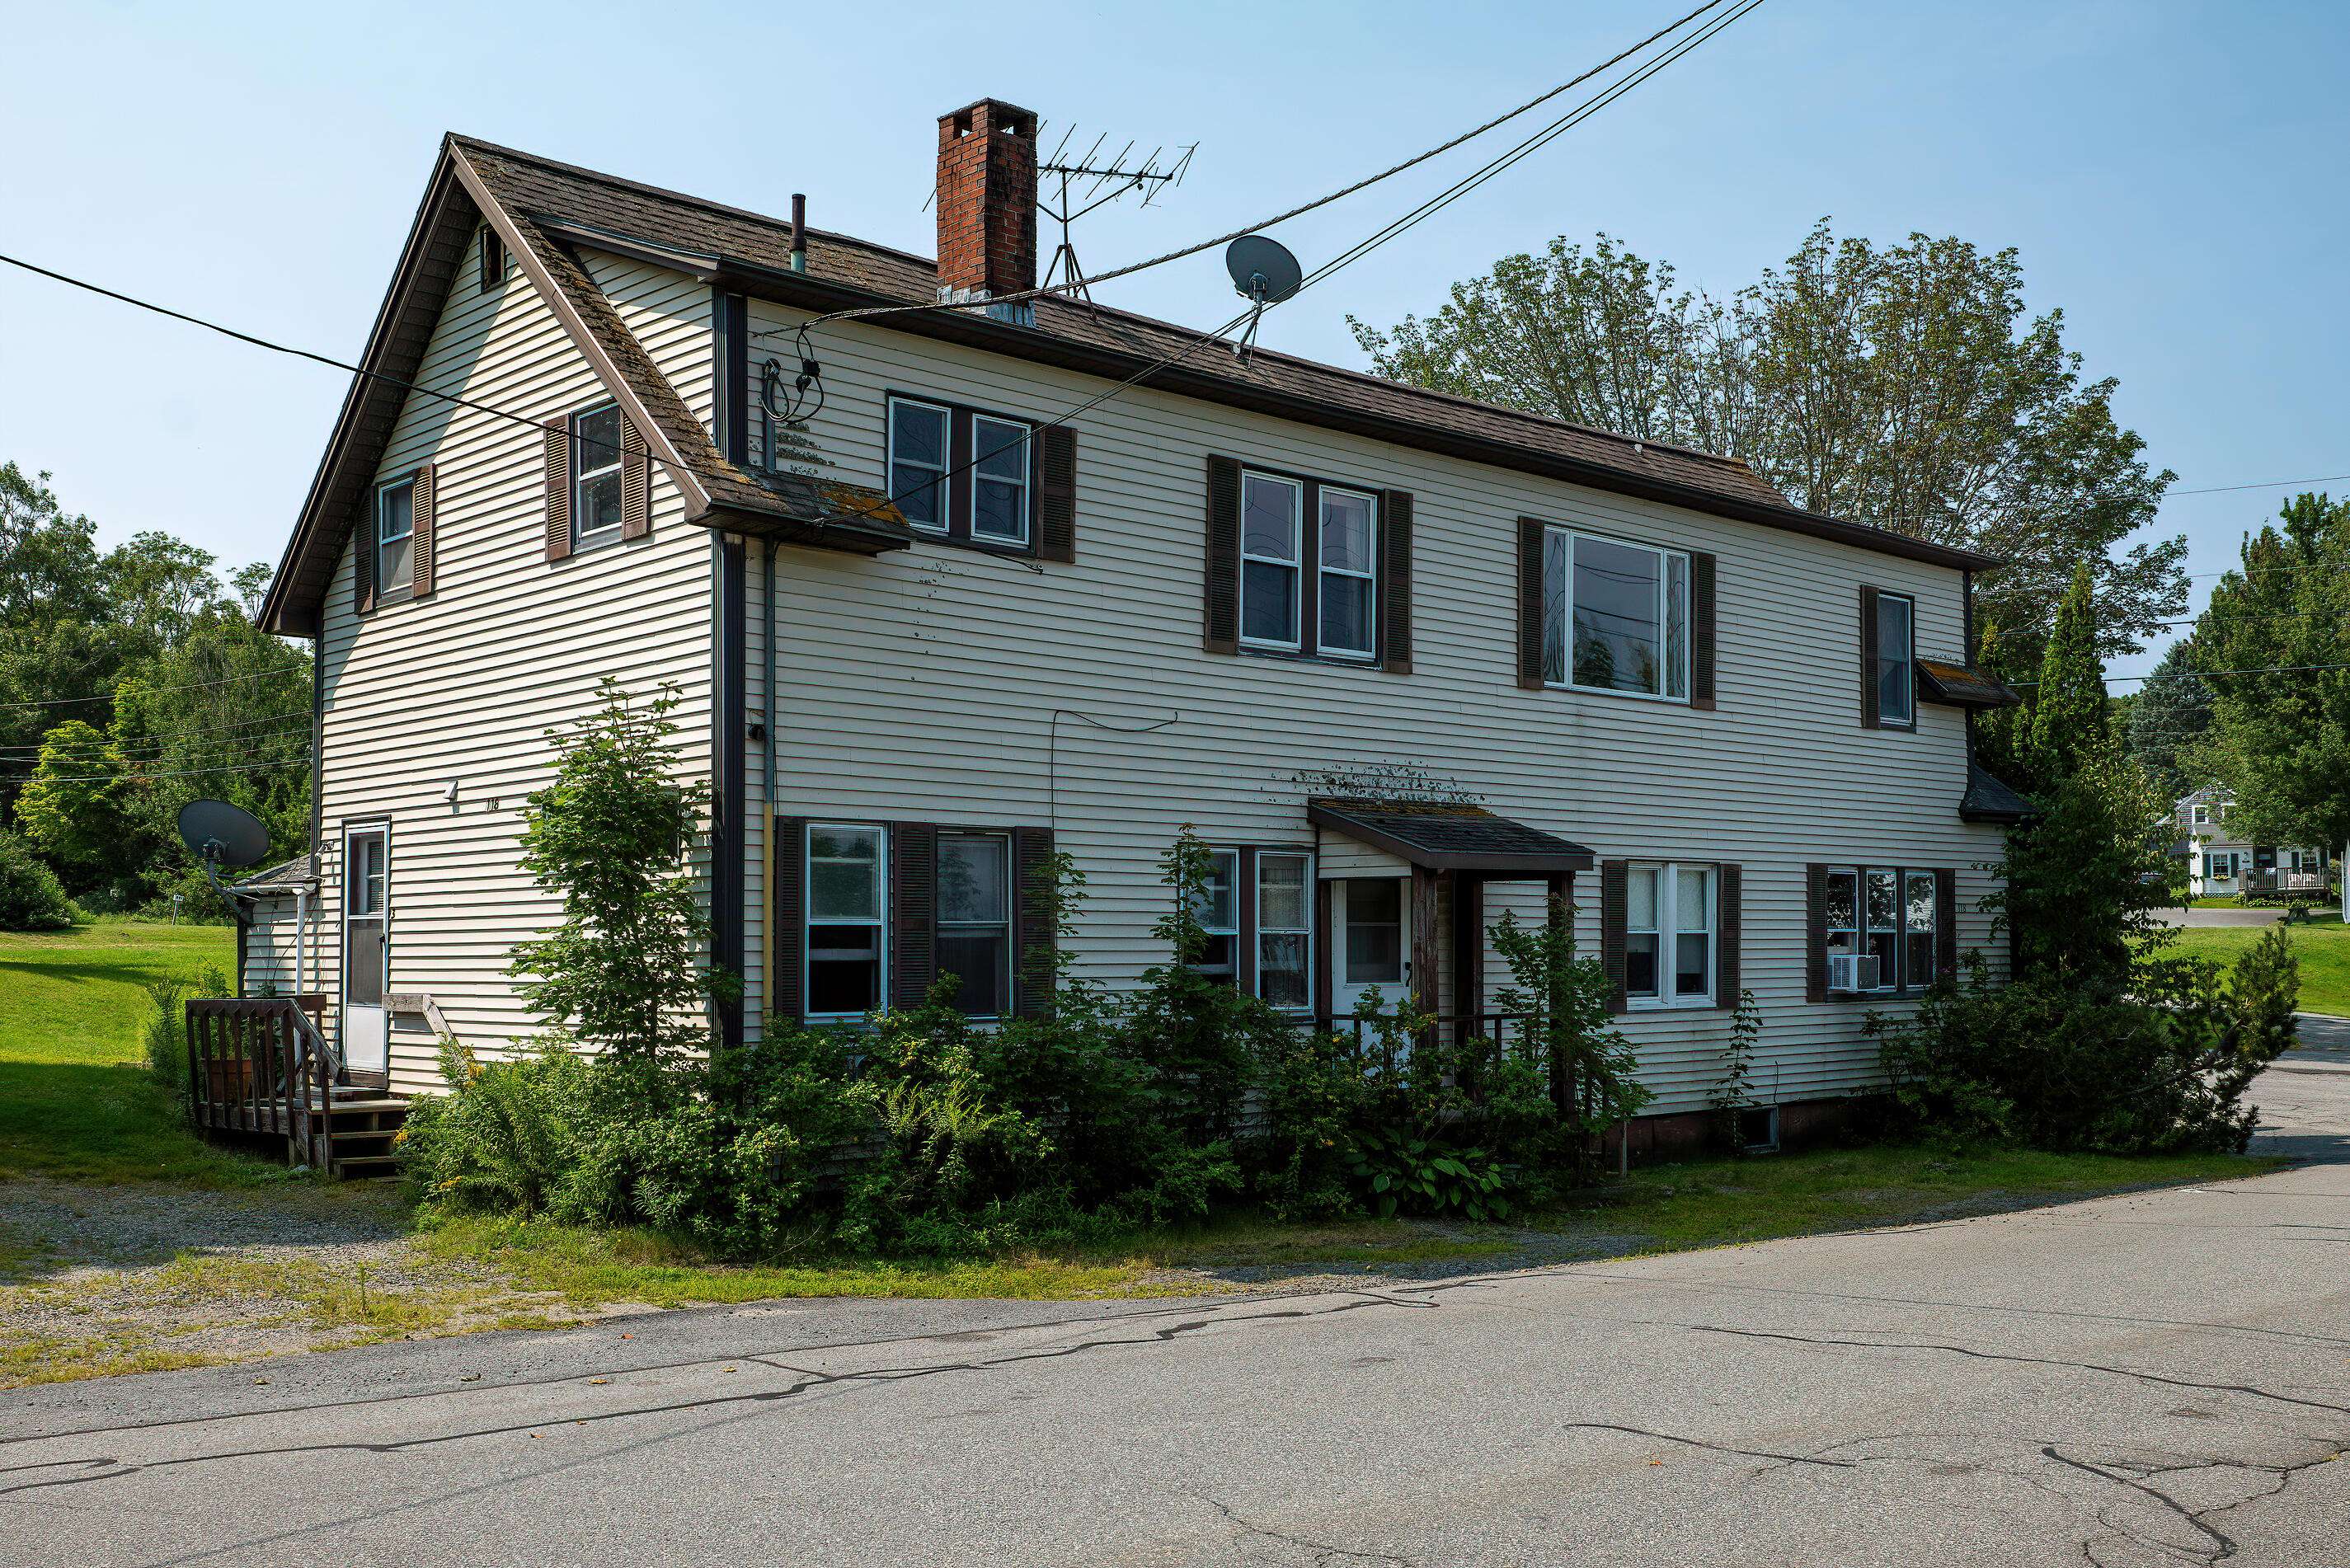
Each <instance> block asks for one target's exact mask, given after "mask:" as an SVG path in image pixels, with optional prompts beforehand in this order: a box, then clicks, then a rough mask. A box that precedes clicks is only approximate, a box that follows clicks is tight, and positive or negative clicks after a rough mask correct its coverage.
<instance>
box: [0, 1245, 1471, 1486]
mask: <svg viewBox="0 0 2350 1568" xmlns="http://www.w3.org/2000/svg"><path fill="white" fill-rule="evenodd" d="M1461 1283H1465V1282H1447V1283H1446V1284H1444V1285H1442V1286H1439V1287H1433V1288H1436V1289H1452V1288H1456V1287H1457V1286H1458V1285H1459V1284H1461ZM1437 1304H1438V1303H1435V1302H1414V1301H1406V1300H1402V1299H1399V1298H1398V1297H1396V1296H1393V1295H1390V1294H1387V1293H1378V1292H1365V1293H1360V1294H1358V1295H1356V1296H1353V1297H1350V1298H1348V1299H1347V1300H1345V1301H1343V1302H1340V1303H1338V1304H1337V1305H1335V1306H1331V1307H1326V1308H1323V1309H1321V1310H1318V1311H1315V1310H1309V1309H1305V1308H1302V1307H1293V1308H1287V1309H1284V1310H1282V1311H1278V1312H1264V1313H1245V1314H1234V1315H1232V1316H1229V1317H1214V1316H1209V1317H1196V1318H1189V1319H1185V1320H1183V1321H1181V1322H1179V1323H1174V1324H1169V1325H1167V1326H1165V1327H1163V1328H1158V1329H1153V1330H1152V1331H1151V1332H1150V1333H1149V1334H1144V1335H1139V1336H1132V1335H1130V1336H1122V1337H1113V1338H1104V1339H1087V1340H1080V1341H1078V1342H1077V1343H1076V1344H1075V1345H1060V1346H1057V1347H1055V1348H1053V1349H1049V1350H1024V1351H1018V1352H1014V1353H1013V1354H1011V1355H1000V1356H993V1357H989V1358H986V1359H983V1360H978V1361H947V1362H935V1363H929V1364H924V1365H919V1366H882V1367H868V1368H866V1369H864V1370H862V1371H858V1372H819V1371H816V1370H814V1369H812V1368H808V1367H802V1366H792V1365H790V1364H789V1363H786V1362H784V1361H780V1360H776V1359H774V1358H772V1357H769V1356H764V1355H743V1356H737V1357H735V1358H734V1359H735V1360H736V1361H737V1362H738V1363H739V1362H744V1361H748V1362H752V1363H754V1364H755V1365H758V1366H765V1367H767V1368H769V1369H770V1370H773V1371H778V1372H785V1373H789V1374H791V1375H792V1376H795V1377H796V1378H797V1379H798V1381H796V1382H795V1383H791V1384H788V1385H786V1386H784V1387H782V1388H771V1389H766V1390H764V1391H760V1392H755V1393H743V1394H716V1395H711V1396H708V1397H703V1398H698V1399H677V1400H670V1401H667V1402H664V1403H660V1404H654V1405H639V1406H631V1407H626V1408H622V1409H617V1410H605V1411H599V1412H595V1413H592V1414H589V1415H587V1416H548V1417H541V1418H539V1419H536V1420H530V1421H515V1422H506V1423H503V1424H501V1425H498V1426H494V1427H474V1428H466V1429H465V1430H463V1431H456V1432H436V1433H430V1434H427V1435H425V1436H423V1437H417V1438H397V1439H392V1440H389V1441H383V1442H357V1441H342V1442H338V1441H332V1440H326V1441H318V1442H307V1443H295V1444H285V1445H275V1446H271V1447H267V1448H255V1449H219V1450H214V1451H212V1452H207V1453H196V1454H181V1455H177V1456H172V1457H166V1458H161V1459H141V1460H130V1459H119V1458H116V1457H113V1456H99V1457H93V1458H88V1459H78V1460H75V1459H64V1460H59V1459H50V1460H37V1461H33V1462H30V1463H26V1464H20V1465H8V1466H0V1475H12V1474H19V1473H22V1472H24V1471H26V1470H43V1469H61V1468H65V1467H67V1466H69V1465H75V1464H78V1465H80V1466H81V1467H82V1468H83V1469H100V1468H103V1469H105V1471H106V1473H104V1474H102V1475H62V1476H47V1477H42V1478H40V1479H36V1480H21V1481H18V1482H16V1484H14V1485H11V1486H0V1496H6V1495H9V1494H11V1493H15V1492H21V1491H36V1490H46V1489H48V1488H53V1487H62V1486H79V1485H86V1484H88V1483H90V1482H94V1481H113V1480H123V1479H125V1478H127V1477H130V1476H134V1475H140V1474H142V1473H145V1472H147V1471H150V1470H162V1469H179V1468H182V1467H183V1466H187V1465H200V1464H213V1463H219V1462H223V1461H227V1460H236V1459H270V1458H283V1457H286V1456H288V1455H296V1454H317V1453H334V1452H342V1453H363V1454H399V1453H405V1452H409V1451H411V1450H413V1449H429V1448H437V1447H440V1446H442V1445H443V1444H448V1443H458V1442H467V1441H471V1440H473V1439H475V1438H497V1437H511V1436H513V1435H514V1434H515V1433H517V1432H528V1431H532V1430H534V1429H536V1428H548V1427H557V1426H563V1425H569V1426H574V1427H586V1426H600V1425H602V1424H604V1423H607V1422H611V1421H618V1420H623V1419H629V1418H633V1417H645V1416H666V1415H681V1414H687V1413H691V1412H694V1411H699V1410H711V1409H719V1408H723V1407H728V1406H743V1405H764V1404H775V1403H779V1402H781V1401H783V1400H786V1399H792V1398H795V1397H798V1396H800V1395H802V1394H806V1393H807V1392H809V1391H810V1390H812V1389H816V1388H824V1387H830V1386H837V1385H851V1384H871V1385H881V1384H889V1383H900V1382H910V1381H912V1380H914V1379H917V1378H922V1377H932V1376H941V1375H942V1374H946V1373H951V1372H992V1371H995V1370H998V1369H1000V1368H1003V1367H1007V1366H1019V1365H1022V1364H1023V1363H1026V1362H1032V1361H1055V1360H1061V1359H1065V1358H1066V1357H1069V1356H1073V1355H1083V1354H1085V1353H1087V1352H1088V1351H1096V1350H1118V1349H1124V1348H1128V1347H1131V1346H1138V1345H1142V1346H1147V1345H1165V1344H1168V1343H1169V1342H1170V1341H1172V1340H1175V1339H1178V1338H1180V1337H1181V1336H1183V1335H1185V1334H1193V1333H1197V1332H1198V1331H1200V1330H1201V1329H1205V1328H1211V1327H1218V1326H1222V1325H1226V1324H1257V1323H1277V1322H1283V1321H1289V1320H1295V1319H1299V1318H1326V1317H1338V1316H1341V1315H1344V1314H1347V1313H1350V1312H1360V1311H1363V1310H1366V1309H1368V1308H1373V1307H1399V1308H1403V1309H1406V1310H1408V1311H1416V1312H1426V1311H1432V1310H1434V1309H1435V1307H1436V1306H1437ZM567 1381H573V1382H584V1381H585V1379H584V1378H573V1379H568V1380H567ZM82 1435H88V1434H82Z"/></svg>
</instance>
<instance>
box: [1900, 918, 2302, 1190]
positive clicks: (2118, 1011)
mask: <svg viewBox="0 0 2350 1568" xmlns="http://www.w3.org/2000/svg"><path fill="white" fill-rule="evenodd" d="M2298 989H2299V978H2298V974H2297V971H2296V970H2295V967H2294V961H2293V955H2292V951H2291V950H2290V949H2289V948H2288V947H2287V945H2286V942H2285V938H2284V935H2283V933H2282V931H2276V930H2272V931H2270V932H2268V933H2266V934H2265V935H2263V936H2262V939H2261V941H2260V943H2259V944H2258V945H2257V946H2256V947H2255V948H2254V949H2253V950H2252V951H2251V953H2249V954H2247V955H2246V956H2245V958H2244V959H2243V960H2242V961H2241V964H2240V965H2239V969H2238V973H2237V976H2236V978H2235V979H2234V980H2233V981H2230V983H2229V984H2228V985H2226V986H2225V987H2224V988H2223V987H2222V985H2221V983H2220V978H2219V971H2218V968H2217V966H2216V965H2213V964H2211V963H2210V962H2207V961H2193V960H2186V959H2165V960H2158V961H2150V962H2147V963H2146V964H2144V965H2142V966H2141V969H2140V973H2139V984H2138V986H2137V989H2136V990H2135V991H2134V992H2132V993H2130V994H2127V995H2120V996H2116V995H2110V994H2106V995H2100V994H2098V993H2096V992H2091V991H2088V990H2085V989H2084V988H2081V987H2078V986H2074V985H2069V984H2064V983H2062V982H2059V981H2053V980H2050V979H2046V978H2042V977H2030V978H2026V979H2024V980H2021V981H2016V982H2015V983H2013V984H2012V985H1993V984H1991V983H1990V982H1989V981H1988V980H1987V979H1986V977H1985V975H1984V973H1983V971H1982V967H1981V963H1980V962H1979V961H1978V962H1977V963H1976V964H1974V965H1973V966H1972V967H1971V972H1970V978H1969V980H1968V982H1967V983H1966V984H1965V985H1963V986H1957V987H1952V986H1944V987H1940V988H1938V989H1937V990H1935V991H1934V992H1930V993H1929V995H1928V996H1927V998H1926V1001H1925V1002H1923V1003H1922V1004H1921V1005H1920V1006H1919V1008H1918V1012H1917V1014H1916V1016H1915V1017H1914V1018H1913V1019H1908V1020H1896V1019H1891V1018H1887V1017H1886V1016H1884V1015H1882V1014H1877V1015H1872V1017H1871V1018H1870V1019H1869V1021H1868V1028H1869V1030H1870V1032H1871V1033H1873V1034H1875V1035H1876V1036H1877V1038H1878V1040H1879V1042H1880V1047H1881V1050H1882V1053H1883V1058H1884V1063H1885V1069H1886V1072H1887V1075H1888V1076H1889V1077H1890V1078H1891V1080H1892V1083H1893V1092H1894V1096H1895V1099H1896V1100H1897V1102H1898V1104H1899V1106H1901V1108H1902V1110H1903V1111H1904V1112H1905V1113H1906V1114H1907V1115H1908V1118H1909V1119H1910V1120H1911V1121H1912V1122H1913V1123H1914V1124H1915V1125H1916V1126H1917V1127H1918V1128H1919V1129H1920V1130H1921V1131H1923V1132H1925V1133H1927V1134H1928V1135H1929V1136H1932V1137H1938V1138H1940V1139H1942V1140H1944V1141H1948V1142H1952V1143H1959V1144H1965V1143H1973V1142H1994V1143H2021V1144H2026V1145H2029V1146H2031V1147H2035V1148H2048V1149H2059V1150H2092V1151H2096V1152H2100V1153H2109V1154H2148V1153H2179V1152H2187V1151H2190V1150H2210V1151H2231V1150H2241V1148H2242V1147H2244V1145H2245V1143H2246V1142H2247V1141H2248V1140H2249V1139H2250V1138H2251V1134H2252V1128H2253V1127H2254V1125H2255V1124H2256V1122H2257V1120H2258V1112H2257V1111H2256V1110H2255V1109H2253V1108H2252V1107H2250V1106H2244V1105H2243V1104H2242V1103H2241V1102H2242V1099H2243V1096H2244V1092H2245V1091H2246V1089H2248V1088H2249V1087H2250V1086H2251V1081H2252V1079H2253V1077H2254V1076H2256V1075H2258V1074H2259V1072H2260V1070H2261V1069H2262V1067H2265V1066H2266V1065H2268V1064H2269V1063H2271V1062H2272V1061H2274V1060H2275V1059H2276V1056H2277V1054H2278V1053H2279V1052H2281V1051H2282V1050H2284V1049H2285V1048H2286V1047H2287V1046H2289V1045H2291V1044H2293V1003H2294V1001H2295V997H2296V992H2298Z"/></svg>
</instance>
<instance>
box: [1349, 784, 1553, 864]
mask: <svg viewBox="0 0 2350 1568" xmlns="http://www.w3.org/2000/svg"><path fill="white" fill-rule="evenodd" d="M1305 818H1306V820H1307V821H1308V822H1311V823H1313V824H1314V825H1315V826H1317V827H1326V828H1328V829H1329V830H1330V831H1331V832H1333V833H1338V834H1344V835H1345V836H1347V837H1348V838H1351V839H1354V840H1355V841H1356V842H1357V843H1360V844H1367V845H1369V846H1371V847H1372V848H1374V849H1384V850H1386V851H1387V852H1388V854H1390V855H1393V856H1397V857H1399V858H1401V859H1403V860H1406V861H1409V863H1410V864H1412V865H1414V866H1418V867H1424V868H1426V869H1428V870H1430V871H1482V872H1484V873H1486V874H1488V875H1491V876H1500V877H1558V876H1565V875H1567V874H1568V873H1571V872H1575V871H1588V870H1590V869H1591V867H1592V863H1593V862H1592V856H1591V851H1590V850H1588V849H1586V848H1585V847H1584V846H1582V845H1580V844H1574V843H1570V842H1569V841H1567V840H1566V839H1564V838H1561V837H1559V836H1557V835H1556V834H1553V833H1544V831H1543V830H1542V829H1541V828H1539V827H1528V826H1526V825H1525V824H1524V823H1523V822H1513V821H1511V820H1510V819H1509V818H1508V817H1506V816H1496V815H1493V813H1492V812H1490V811H1487V810H1486V809H1485V808H1484V807H1483V806H1481V805H1446V804H1440V803H1434V802H1430V803H1420V802H1409V801H1369V800H1340V799H1317V800H1309V801H1307V802H1306V803H1305Z"/></svg>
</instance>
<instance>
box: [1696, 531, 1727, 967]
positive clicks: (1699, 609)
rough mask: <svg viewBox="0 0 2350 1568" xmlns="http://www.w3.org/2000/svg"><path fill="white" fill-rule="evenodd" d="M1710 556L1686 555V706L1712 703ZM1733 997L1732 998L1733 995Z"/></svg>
mask: <svg viewBox="0 0 2350 1568" xmlns="http://www.w3.org/2000/svg"><path fill="white" fill-rule="evenodd" d="M1715 662H1716V661H1715V659H1714V654H1713V556H1711V555H1710V554H1708V553H1706V552H1704V551H1699V552H1696V553H1694V554H1692V555H1691V556H1690V707H1692V708H1704V709H1711V707H1712V706H1713V671H1714V665H1715ZM1733 1000H1735V999H1734V998H1733Z"/></svg>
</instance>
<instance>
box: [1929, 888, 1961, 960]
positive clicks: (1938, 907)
mask: <svg viewBox="0 0 2350 1568" xmlns="http://www.w3.org/2000/svg"><path fill="white" fill-rule="evenodd" d="M1934 975H1935V978H1936V979H1938V980H1956V979H1958V978H1959V874H1958V873H1957V872H1956V871H1953V870H1949V869H1947V868H1946V869H1943V870H1940V871H1937V872H1935V873H1934Z"/></svg>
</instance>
